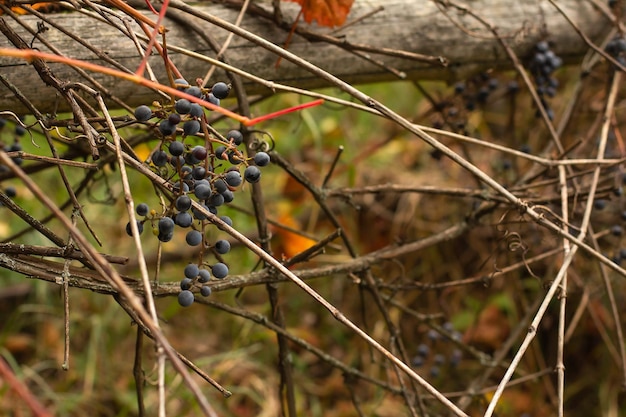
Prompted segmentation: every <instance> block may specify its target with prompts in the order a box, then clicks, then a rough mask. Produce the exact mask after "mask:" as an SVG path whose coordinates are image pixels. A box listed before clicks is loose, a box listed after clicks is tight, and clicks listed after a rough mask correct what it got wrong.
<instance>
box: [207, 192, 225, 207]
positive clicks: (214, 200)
mask: <svg viewBox="0 0 626 417" xmlns="http://www.w3.org/2000/svg"><path fill="white" fill-rule="evenodd" d="M207 204H208V205H209V206H213V207H219V206H221V205H222V204H224V196H223V195H221V194H218V193H213V194H211V196H210V197H209V199H208V200H207Z"/></svg>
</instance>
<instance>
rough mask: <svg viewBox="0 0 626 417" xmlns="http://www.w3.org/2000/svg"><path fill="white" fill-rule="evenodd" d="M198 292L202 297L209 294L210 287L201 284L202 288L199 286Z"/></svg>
mask: <svg viewBox="0 0 626 417" xmlns="http://www.w3.org/2000/svg"><path fill="white" fill-rule="evenodd" d="M200 294H202V296H203V297H208V296H209V295H211V287H209V286H206V285H203V286H202V288H200Z"/></svg>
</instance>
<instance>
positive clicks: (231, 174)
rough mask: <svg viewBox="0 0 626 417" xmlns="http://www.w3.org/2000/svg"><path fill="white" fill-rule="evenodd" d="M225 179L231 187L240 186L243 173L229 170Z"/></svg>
mask: <svg viewBox="0 0 626 417" xmlns="http://www.w3.org/2000/svg"><path fill="white" fill-rule="evenodd" d="M224 181H226V183H227V184H228V185H230V186H231V187H238V186H239V185H241V174H240V173H239V171H228V172H227V173H226V175H225V176H224Z"/></svg>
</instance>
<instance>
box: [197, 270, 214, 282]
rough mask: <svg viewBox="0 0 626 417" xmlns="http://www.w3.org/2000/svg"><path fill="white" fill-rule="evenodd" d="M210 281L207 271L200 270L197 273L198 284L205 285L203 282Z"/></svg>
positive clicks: (209, 274)
mask: <svg viewBox="0 0 626 417" xmlns="http://www.w3.org/2000/svg"><path fill="white" fill-rule="evenodd" d="M210 279H211V273H210V272H209V270H208V269H204V268H203V269H200V271H199V272H198V282H199V283H205V282H209V280H210Z"/></svg>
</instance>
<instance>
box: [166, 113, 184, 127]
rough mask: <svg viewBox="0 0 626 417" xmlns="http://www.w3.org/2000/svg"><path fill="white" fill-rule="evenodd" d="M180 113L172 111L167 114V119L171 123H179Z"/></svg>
mask: <svg viewBox="0 0 626 417" xmlns="http://www.w3.org/2000/svg"><path fill="white" fill-rule="evenodd" d="M180 120H181V119H180V114H178V113H172V114H170V115H169V116H167V121H168V122H170V123H171V124H173V125H177V124H179V123H180Z"/></svg>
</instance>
